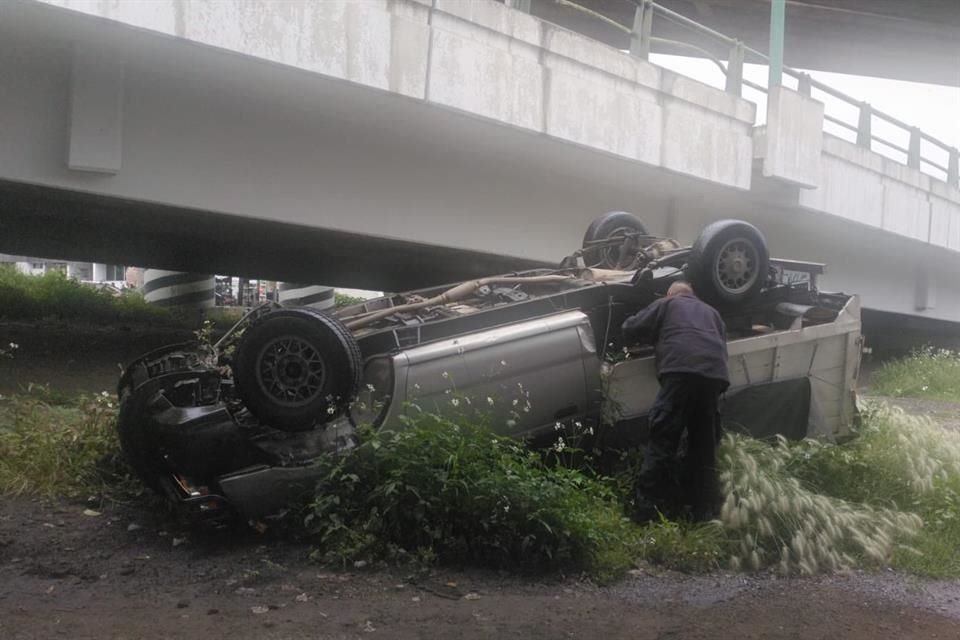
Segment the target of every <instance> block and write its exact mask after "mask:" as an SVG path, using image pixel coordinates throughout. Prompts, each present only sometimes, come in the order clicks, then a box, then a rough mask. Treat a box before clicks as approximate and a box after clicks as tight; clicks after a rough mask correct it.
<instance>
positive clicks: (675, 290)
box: [667, 280, 694, 298]
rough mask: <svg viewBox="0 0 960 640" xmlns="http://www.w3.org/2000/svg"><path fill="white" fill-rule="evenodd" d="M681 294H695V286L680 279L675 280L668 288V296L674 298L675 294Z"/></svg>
mask: <svg viewBox="0 0 960 640" xmlns="http://www.w3.org/2000/svg"><path fill="white" fill-rule="evenodd" d="M681 295H687V296H692V295H694V293H693V287H691V286H690V285H689V284H688V283H686V282H681V281H679V280H678V281H677V282H674V283H673V284H671V285H670V288H669V289H667V297H668V298H672V297H674V296H681Z"/></svg>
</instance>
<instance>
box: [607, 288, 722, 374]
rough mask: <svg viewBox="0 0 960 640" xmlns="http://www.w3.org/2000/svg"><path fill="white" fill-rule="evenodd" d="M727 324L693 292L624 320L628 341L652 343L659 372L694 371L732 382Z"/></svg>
mask: <svg viewBox="0 0 960 640" xmlns="http://www.w3.org/2000/svg"><path fill="white" fill-rule="evenodd" d="M726 333H727V332H726V326H725V325H724V324H723V319H721V318H720V314H719V313H717V310H716V309H714V308H713V307H711V306H710V305H708V304H707V303H705V302H703V301H701V300H700V299H699V298H697V297H696V296H693V295H692V294H686V293H681V294H679V295H675V296H673V297H670V298H660V299H659V300H656V301H654V302H653V303H652V304H650V305H649V306H648V307H647V308H645V309H644V310H643V311H640V312H639V313H637V314H635V315H633V316H630V317H629V318H627V320H626V321H625V322H624V323H623V335H624V337H625V338H626V339H627V341H628V342H634V341H644V342H653V343H654V344H655V345H656V347H655V353H656V361H657V375H659V376H663V375H665V374H669V373H694V374H697V375H700V376H703V377H705V378H711V379H713V380H720V381H722V382H724V383H725V384H724V387H726V386H727V385H729V384H730V376H729V375H728V373H727V339H726Z"/></svg>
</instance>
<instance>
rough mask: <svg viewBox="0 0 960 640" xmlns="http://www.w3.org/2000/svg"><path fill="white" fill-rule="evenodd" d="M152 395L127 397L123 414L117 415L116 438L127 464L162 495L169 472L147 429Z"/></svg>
mask: <svg viewBox="0 0 960 640" xmlns="http://www.w3.org/2000/svg"><path fill="white" fill-rule="evenodd" d="M150 400H151V396H150V395H149V394H146V393H140V394H132V395H130V394H128V395H127V396H126V397H125V398H123V399H122V400H121V401H120V413H119V415H118V416H117V437H118V439H119V440H120V449H121V451H123V455H124V457H125V458H126V460H127V464H128V465H130V468H131V469H132V470H133V472H134V473H135V474H136V475H137V477H138V478H140V481H141V482H143V484H145V485H146V486H147V487H149V488H150V489H152V490H153V491H154V492H156V493H162V487H161V484H160V479H161V478H162V477H163V476H164V475H168V474H169V472H168V471H167V470H166V468H165V467H164V465H163V462H162V460H161V459H160V457H159V456H160V453H159V452H158V451H157V448H156V446H155V443H154V442H153V438H151V434H150V433H149V432H147V431H146V430H144V427H143V424H142V423H141V422H142V421H141V420H139V419H138V418H139V417H140V416H142V415H143V412H144V411H145V410H146V405H147V404H148V403H149V401H150Z"/></svg>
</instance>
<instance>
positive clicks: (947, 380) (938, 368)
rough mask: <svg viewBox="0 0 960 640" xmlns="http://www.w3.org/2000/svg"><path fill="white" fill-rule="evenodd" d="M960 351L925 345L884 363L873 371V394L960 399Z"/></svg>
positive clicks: (871, 383)
mask: <svg viewBox="0 0 960 640" xmlns="http://www.w3.org/2000/svg"><path fill="white" fill-rule="evenodd" d="M958 380H960V353H958V352H956V351H950V350H949V349H934V348H933V347H926V348H923V349H919V350H917V351H914V352H913V353H911V354H910V355H909V356H907V357H905V358H901V359H899V360H892V361H890V362H887V363H884V364H883V365H882V366H881V367H880V368H879V369H878V370H877V371H876V373H874V374H873V377H872V379H871V382H870V385H871V388H872V390H873V392H874V393H877V394H879V395H886V396H894V397H912V398H939V399H942V400H957V401H960V384H958V383H957V381H958Z"/></svg>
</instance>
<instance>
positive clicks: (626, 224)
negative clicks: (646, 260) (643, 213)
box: [583, 211, 647, 269]
mask: <svg viewBox="0 0 960 640" xmlns="http://www.w3.org/2000/svg"><path fill="white" fill-rule="evenodd" d="M638 234H639V235H643V236H645V235H647V228H646V227H645V226H644V225H643V221H642V220H641V219H640V218H638V217H637V216H635V215H633V214H632V213H627V212H626V211H611V212H610V213H605V214H604V215H602V216H600V217H599V218H597V219H596V220H594V221H593V222H592V223H590V226H589V227H587V232H586V233H585V234H584V236H583V248H584V249H586V251H584V260H585V261H586V262H587V264H588V265H591V266H593V265H595V266H599V267H602V268H605V269H624V268H626V267H628V266H630V263H631V262H633V258H634V251H635V250H636V249H637V248H639V247H640V246H641V244H640V243H639V242H630V241H629V240H626V241H625V242H624V243H623V244H613V245H610V246H605V247H594V248H590V243H592V242H596V241H597V240H607V239H609V238H618V237H619V238H627V237H628V236H631V235H638Z"/></svg>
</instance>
